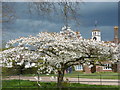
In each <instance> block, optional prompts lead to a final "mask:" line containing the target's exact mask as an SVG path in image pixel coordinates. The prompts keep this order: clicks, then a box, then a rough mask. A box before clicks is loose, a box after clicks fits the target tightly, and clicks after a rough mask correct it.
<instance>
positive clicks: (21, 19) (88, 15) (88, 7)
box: [3, 2, 118, 40]
mask: <svg viewBox="0 0 120 90" xmlns="http://www.w3.org/2000/svg"><path fill="white" fill-rule="evenodd" d="M14 5H15V10H16V11H15V12H16V15H17V19H16V20H15V21H14V23H9V24H7V23H4V24H3V29H5V30H6V31H5V32H6V33H7V34H8V35H7V37H9V36H10V35H12V36H11V38H12V39H13V38H16V37H18V36H27V35H30V34H32V35H35V34H37V33H39V32H41V31H49V32H59V31H60V30H61V27H62V26H63V25H64V22H63V19H62V17H61V16H60V15H59V16H58V15H56V13H54V14H51V16H52V17H49V15H48V17H46V16H41V15H39V14H38V13H37V12H36V11H33V13H32V14H30V12H29V9H28V3H22V2H18V3H15V4H14ZM77 12H79V13H80V17H78V19H80V21H81V22H80V23H81V25H80V28H79V27H76V26H75V23H74V22H69V23H70V26H71V27H72V29H73V30H78V31H80V32H81V34H82V36H83V37H84V38H91V30H92V29H94V21H95V20H97V21H98V28H99V29H100V30H101V31H102V39H103V40H112V39H113V26H114V25H117V23H118V22H117V19H118V14H117V3H115V2H112V3H110V2H107V3H100V2H99V3H98V2H96V3H95V2H86V3H85V4H81V7H80V10H79V11H77ZM6 27H8V28H6ZM107 32H109V35H108V34H107ZM4 38H6V36H4ZM7 39H9V38H7Z"/></svg>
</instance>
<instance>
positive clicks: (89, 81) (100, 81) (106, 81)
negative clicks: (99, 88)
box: [3, 76, 120, 85]
mask: <svg viewBox="0 0 120 90" xmlns="http://www.w3.org/2000/svg"><path fill="white" fill-rule="evenodd" d="M12 79H20V80H30V81H37V80H38V77H37V76H9V77H6V78H3V80H12ZM66 79H68V81H69V82H70V83H81V84H91V85H120V83H118V80H116V79H115V80H114V79H88V78H79V79H78V78H70V77H67V78H64V80H66ZM39 80H40V81H41V82H56V81H57V77H53V76H51V77H40V78H39Z"/></svg>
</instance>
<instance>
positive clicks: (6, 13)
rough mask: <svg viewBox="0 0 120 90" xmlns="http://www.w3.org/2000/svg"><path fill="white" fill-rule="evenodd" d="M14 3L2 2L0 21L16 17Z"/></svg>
mask: <svg viewBox="0 0 120 90" xmlns="http://www.w3.org/2000/svg"><path fill="white" fill-rule="evenodd" d="M14 5H15V3H11V2H2V11H1V13H2V14H1V15H0V17H1V18H2V19H1V20H0V23H4V22H11V21H13V20H14V19H15V18H16V13H15V8H14Z"/></svg>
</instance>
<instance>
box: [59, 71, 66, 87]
mask: <svg viewBox="0 0 120 90" xmlns="http://www.w3.org/2000/svg"><path fill="white" fill-rule="evenodd" d="M64 71H65V70H61V71H58V81H57V86H58V87H59V88H62V87H63V81H64V80H63V78H64Z"/></svg>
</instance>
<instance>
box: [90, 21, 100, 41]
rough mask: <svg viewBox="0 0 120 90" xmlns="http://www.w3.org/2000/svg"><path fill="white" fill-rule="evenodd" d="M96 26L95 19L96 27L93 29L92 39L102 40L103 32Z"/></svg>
mask: <svg viewBox="0 0 120 90" xmlns="http://www.w3.org/2000/svg"><path fill="white" fill-rule="evenodd" d="M96 27H97V21H95V29H94V30H92V40H95V41H101V32H100V30H98V29H97V28H96Z"/></svg>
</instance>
